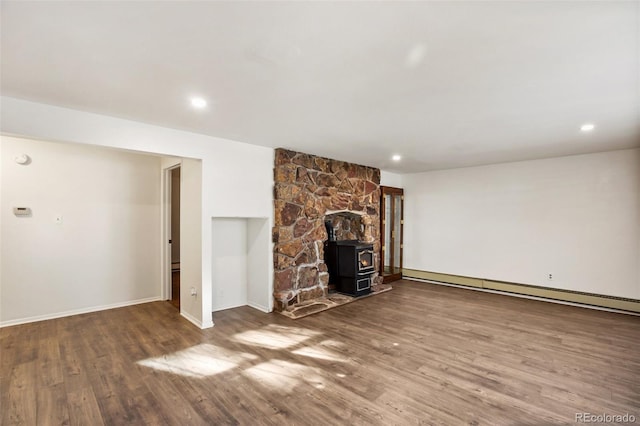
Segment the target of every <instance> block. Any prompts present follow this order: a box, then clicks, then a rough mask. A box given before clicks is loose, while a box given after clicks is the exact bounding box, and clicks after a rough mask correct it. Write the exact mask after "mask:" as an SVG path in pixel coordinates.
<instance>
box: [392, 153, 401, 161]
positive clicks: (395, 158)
mask: <svg viewBox="0 0 640 426" xmlns="http://www.w3.org/2000/svg"><path fill="white" fill-rule="evenodd" d="M391 159H392V160H393V161H400V160H401V159H402V157H401V156H400V155H398V154H395V155H393V156H392V157H391Z"/></svg>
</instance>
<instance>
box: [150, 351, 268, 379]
mask: <svg viewBox="0 0 640 426" xmlns="http://www.w3.org/2000/svg"><path fill="white" fill-rule="evenodd" d="M255 359H257V356H255V355H252V354H248V353H241V352H235V351H230V350H228V349H224V348H221V347H219V346H216V345H211V344H208V343H203V344H200V345H197V346H193V347H190V348H187V349H183V350H181V351H177V352H173V353H171V354H168V355H163V356H160V357H156V358H148V359H144V360H142V361H138V364H139V365H142V366H144V367H149V368H153V369H154V370H158V371H164V372H167V373H173V374H177V375H180V376H185V377H195V378H203V377H208V376H213V375H215V374H219V373H222V372H224V371H227V370H230V369H232V368H234V367H237V366H238V365H239V364H241V363H242V362H246V361H251V360H255Z"/></svg>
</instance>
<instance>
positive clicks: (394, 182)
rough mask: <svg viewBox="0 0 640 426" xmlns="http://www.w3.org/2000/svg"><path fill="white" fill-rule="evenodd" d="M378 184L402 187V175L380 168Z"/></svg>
mask: <svg viewBox="0 0 640 426" xmlns="http://www.w3.org/2000/svg"><path fill="white" fill-rule="evenodd" d="M380 185H383V186H392V187H394V188H402V175H401V174H398V173H391V172H387V171H385V170H380Z"/></svg>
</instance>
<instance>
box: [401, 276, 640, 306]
mask: <svg viewBox="0 0 640 426" xmlns="http://www.w3.org/2000/svg"><path fill="white" fill-rule="evenodd" d="M402 277H403V278H409V279H411V278H415V279H422V280H429V281H438V282H442V283H445V284H455V285H461V286H465V287H473V288H478V289H487V290H494V291H500V292H504V293H514V294H520V295H525V296H533V297H540V298H543V299H550V300H559V301H563V302H571V303H578V304H581V305H589V306H597V307H602V308H609V309H617V310H621V311H629V312H637V313H640V300H635V299H628V298H624V297H616V296H606V295H602V294H594V293H585V292H581V291H573V290H562V289H557V288H549V287H541V286H535V285H530V284H518V283H510V282H503V281H494V280H487V279H483V278H473V277H464V276H461V275H451V274H442V273H439V272H430V271H420V270H416V269H406V268H403V270H402Z"/></svg>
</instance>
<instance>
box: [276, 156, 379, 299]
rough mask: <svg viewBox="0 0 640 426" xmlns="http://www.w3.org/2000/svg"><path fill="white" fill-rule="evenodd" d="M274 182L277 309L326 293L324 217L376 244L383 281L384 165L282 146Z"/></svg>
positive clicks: (343, 232) (342, 234) (341, 234)
mask: <svg viewBox="0 0 640 426" xmlns="http://www.w3.org/2000/svg"><path fill="white" fill-rule="evenodd" d="M274 181H275V187H274V209H275V215H274V219H275V226H274V228H273V242H274V257H273V261H274V300H275V303H274V306H275V309H276V310H279V311H283V310H286V309H287V308H288V307H290V306H292V305H295V304H299V303H302V302H306V301H309V300H314V299H320V298H326V297H327V295H328V282H329V275H328V273H327V265H326V264H325V263H324V243H325V242H326V240H327V232H326V229H325V225H324V221H325V220H330V221H331V222H332V223H333V224H334V226H335V227H336V234H337V235H338V239H359V240H362V241H366V242H369V243H372V244H373V246H374V252H375V256H374V263H375V270H376V273H375V275H374V279H373V283H374V285H378V284H380V283H381V281H382V280H381V278H380V277H378V273H377V271H378V270H379V261H380V170H379V169H376V168H373V167H366V166H360V165H357V164H352V163H346V162H343V161H338V160H331V159H328V158H322V157H317V156H314V155H309V154H303V153H300V152H294V151H289V150H285V149H281V148H279V149H276V156H275V168H274ZM350 237H353V238H350Z"/></svg>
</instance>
